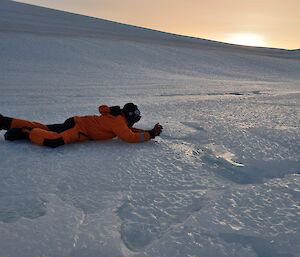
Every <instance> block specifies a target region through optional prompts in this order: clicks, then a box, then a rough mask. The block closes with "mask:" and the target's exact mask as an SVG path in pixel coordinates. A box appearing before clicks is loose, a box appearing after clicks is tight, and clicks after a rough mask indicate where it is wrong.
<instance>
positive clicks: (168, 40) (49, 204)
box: [0, 0, 300, 257]
mask: <svg viewBox="0 0 300 257" xmlns="http://www.w3.org/2000/svg"><path fill="white" fill-rule="evenodd" d="M299 60H300V52H299V50H295V51H287V50H283V49H267V48H253V47H242V46H234V45H228V44H223V43H218V42H212V41H208V40H202V39H195V38H188V37H181V36H178V35H172V34H167V33H162V32H157V31H152V30H147V29H143V28H138V27H132V26H128V25H123V24H118V23H114V22H110V21H105V20H100V19H95V18H91V17H85V16H80V15H75V14H69V13H65V12H60V11H55V10H50V9H47V8H40V7H35V6H31V5H26V4H20V3H17V2H12V1H7V0H0V81H1V83H0V113H2V114H4V115H7V116H13V117H21V118H26V119H33V120H38V121H42V122H45V123H55V122H62V121H64V120H65V119H66V118H67V117H70V116H73V115H78V114H80V115H81V114H82V115H83V114H97V108H98V105H99V104H103V103H105V104H110V105H116V104H118V105H123V104H124V103H126V102H128V101H134V102H135V103H137V104H138V105H139V107H140V109H141V112H142V115H143V118H142V120H141V121H140V122H139V126H140V127H142V128H151V127H152V126H153V125H154V124H155V123H156V122H160V123H162V124H163V126H164V133H163V135H162V136H161V138H157V139H156V140H154V141H151V142H148V143H144V144H135V145H132V144H127V143H124V142H122V141H120V140H111V141H105V142H87V143H82V144H72V145H67V146H63V147H60V148H57V149H47V148H42V147H38V146H35V145H32V144H29V143H27V142H14V143H12V142H6V141H4V139H3V137H2V135H3V134H4V132H2V131H1V132H0V133H1V139H0V153H1V154H0V256H1V257H2V256H5V257H16V256H22V257H27V256H28V257H40V256H49V257H54V256H55V257H88V256H89V257H94V256H95V257H98V256H105V257H106V256H112V257H121V256H123V257H142V256H143V257H150V256H151V257H152V256H153V257H160V256H177V257H183V256H201V257H202V256H204V257H223V256H228V257H229V256H230V257H232V256H245V257H248V256H249V257H250V256H251V257H254V256H258V257H269V256H272V257H296V256H299V252H300V244H299V242H300V233H299V231H300V225H299V224H300V203H299V201H300V177H299V172H300V158H299V156H300V132H299V131H300V130H299V128H300V124H299V120H300V101H299V100H300V85H299V81H300V62H299Z"/></svg>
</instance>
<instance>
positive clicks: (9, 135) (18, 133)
mask: <svg viewBox="0 0 300 257" xmlns="http://www.w3.org/2000/svg"><path fill="white" fill-rule="evenodd" d="M4 138H5V140H8V141H15V140H22V139H28V132H24V131H23V130H22V129H21V128H12V129H9V130H7V132H6V133H5V134H4Z"/></svg>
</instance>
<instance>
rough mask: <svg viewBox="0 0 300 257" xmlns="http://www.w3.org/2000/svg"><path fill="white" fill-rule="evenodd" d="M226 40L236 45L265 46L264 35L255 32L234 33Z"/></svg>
mask: <svg viewBox="0 0 300 257" xmlns="http://www.w3.org/2000/svg"><path fill="white" fill-rule="evenodd" d="M226 41H227V42H228V43H232V44H236V45H245V46H262V47H263V46H265V42H264V39H263V37H262V36H260V35H258V34H255V33H234V34H231V35H230V36H229V37H228V39H227V40H226Z"/></svg>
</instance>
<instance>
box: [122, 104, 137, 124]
mask: <svg viewBox="0 0 300 257" xmlns="http://www.w3.org/2000/svg"><path fill="white" fill-rule="evenodd" d="M122 113H123V114H124V116H125V118H126V120H127V122H128V126H129V127H132V126H133V124H134V123H136V122H138V121H139V120H140V119H141V113H140V111H139V109H138V107H137V106H136V105H135V104H133V103H127V104H125V105H124V107H123V109H122Z"/></svg>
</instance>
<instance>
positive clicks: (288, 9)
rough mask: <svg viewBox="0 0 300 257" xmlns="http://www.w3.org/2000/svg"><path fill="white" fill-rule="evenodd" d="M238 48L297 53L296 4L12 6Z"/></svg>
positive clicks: (82, 0)
mask: <svg viewBox="0 0 300 257" xmlns="http://www.w3.org/2000/svg"><path fill="white" fill-rule="evenodd" d="M18 2H23V3H30V4H35V5H39V6H45V7H50V8H54V9H59V10H64V11H69V12H73V13H79V14H84V15H88V16H93V17H98V18H103V19H107V20H113V21H118V22H122V23H126V24H131V25H136V26H141V27H146V28H151V29H156V30H161V31H165V32H171V33H175V34H181V35H188V36H193V37H199V38H205V39H211V40H216V41H221V42H228V43H235V44H241V45H251V46H263V47H275V48H285V49H299V48H300V1H299V0H264V1H262V0H251V1H250V0H244V1H241V0H18Z"/></svg>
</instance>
